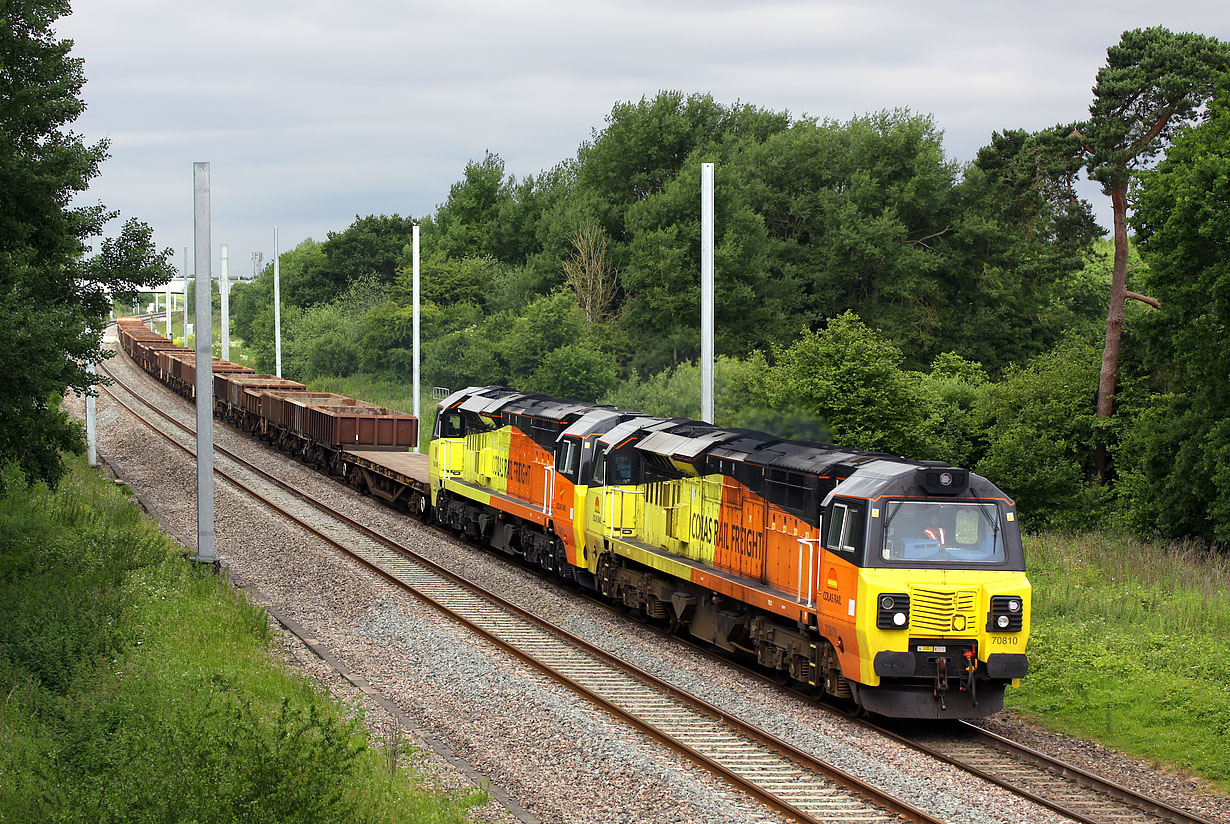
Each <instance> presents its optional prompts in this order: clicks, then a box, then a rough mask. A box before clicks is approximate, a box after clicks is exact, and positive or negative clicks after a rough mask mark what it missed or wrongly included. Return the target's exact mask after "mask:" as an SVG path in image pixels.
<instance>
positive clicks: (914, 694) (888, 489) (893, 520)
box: [826, 462, 1030, 718]
mask: <svg viewBox="0 0 1230 824" xmlns="http://www.w3.org/2000/svg"><path fill="white" fill-rule="evenodd" d="M855 496H857V497H855ZM826 517H827V519H828V526H829V532H830V533H831V535H830V540H829V541H828V542H827V543H828V544H829V545H830V546H834V547H836V546H840V547H841V549H840V551H841V552H843V553H844V554H845V556H846V558H848V560H849V562H850V563H851V564H852V565H853V566H856V567H858V603H859V605H860V606H861V605H866V607H865V609H864V610H863V614H861V615H858V616H856V617H854V625H855V631H856V634H857V637H858V648H859V649H860V650H861V651H862V652H861V654H860V655H859V661H858V667H859V674H858V676H857V678H855V679H852V680H854V681H855V682H856V683H854V684H852V686H853V689H854V690H855V692H856V693H857V695H856V696H855V697H856V699H857V700H858V702H859V703H860V704H861V705H862V706H863V708H864V709H866V710H868V711H870V712H875V713H879V714H882V715H889V716H895V717H922V718H947V717H963V718H968V717H974V716H982V715H988V714H991V713H993V712H996V711H998V710H999V709H1000V708H1002V706H1003V691H1004V688H1005V686H1006V685H1007V684H1009V683H1012V684H1015V683H1017V679H1019V678H1021V677H1023V676H1024V675H1025V674H1026V672H1027V670H1028V659H1027V657H1026V655H1025V644H1026V639H1027V638H1028V633H1029V610H1028V605H1029V595H1030V586H1029V582H1028V580H1027V579H1026V577H1025V571H1024V570H1025V558H1024V552H1023V549H1022V546H1021V536H1020V530H1019V527H1018V523H1017V520H1016V511H1015V507H1014V506H1013V505H1012V502H1011V501H1010V500H1008V498H1007V496H1005V495H1004V494H1003V493H1002V492H1000V490H998V489H997V488H995V487H994V486H993V485H992V484H990V483H989V482H988V481H986V480H985V479H983V478H980V477H978V476H976V475H970V474H969V473H967V472H965V471H964V470H955V469H952V468H948V467H943V468H940V469H938V470H937V469H936V468H933V467H930V466H924V467H916V466H910V465H905V464H898V463H889V462H882V463H881V464H880V465H878V466H877V465H872V466H869V467H867V468H866V469H865V470H861V471H860V472H858V473H856V474H855V475H854V476H853V477H852V478H851V479H850V480H849V481H847V482H846V483H845V484H842V485H840V486H838V487H837V489H835V490H834V492H833V494H832V495H831V496H830V500H829V501H828V502H827V505H826ZM839 529H840V532H838V530H839ZM838 541H840V544H839V543H838ZM845 663H846V662H843V664H845ZM850 675H851V673H850V670H849V669H848V668H847V678H849V677H850ZM927 699H929V700H927Z"/></svg>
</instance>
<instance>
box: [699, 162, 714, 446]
mask: <svg viewBox="0 0 1230 824" xmlns="http://www.w3.org/2000/svg"><path fill="white" fill-rule="evenodd" d="M700 419H701V420H702V421H704V422H705V423H713V164H712V163H702V164H700Z"/></svg>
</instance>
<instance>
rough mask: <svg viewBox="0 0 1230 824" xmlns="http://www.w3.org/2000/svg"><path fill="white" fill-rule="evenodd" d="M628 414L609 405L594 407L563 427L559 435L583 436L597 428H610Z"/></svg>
mask: <svg viewBox="0 0 1230 824" xmlns="http://www.w3.org/2000/svg"><path fill="white" fill-rule="evenodd" d="M628 414H629V413H627V412H623V411H621V410H617V409H615V408H614V407H611V406H598V407H594V408H593V409H590V410H589V411H588V412H586V413H585V414H584V415H582V416H581V417H579V418H577V419H576V420H575V421H573V423H572V425H571V426H569V427H568V428H567V429H565V430H564V431H563V432H562V433H561V435H560V436H561V437H564V436H571V437H581V438H583V437H585V436H586V435H589V434H591V433H593V432H596V431H598V430H599V429H603V430H610V428H611V427H612V426H614V425H616V424H617V423H618V422H619V421H620V420H622V419H624V418H625V417H626V416H627V415H628Z"/></svg>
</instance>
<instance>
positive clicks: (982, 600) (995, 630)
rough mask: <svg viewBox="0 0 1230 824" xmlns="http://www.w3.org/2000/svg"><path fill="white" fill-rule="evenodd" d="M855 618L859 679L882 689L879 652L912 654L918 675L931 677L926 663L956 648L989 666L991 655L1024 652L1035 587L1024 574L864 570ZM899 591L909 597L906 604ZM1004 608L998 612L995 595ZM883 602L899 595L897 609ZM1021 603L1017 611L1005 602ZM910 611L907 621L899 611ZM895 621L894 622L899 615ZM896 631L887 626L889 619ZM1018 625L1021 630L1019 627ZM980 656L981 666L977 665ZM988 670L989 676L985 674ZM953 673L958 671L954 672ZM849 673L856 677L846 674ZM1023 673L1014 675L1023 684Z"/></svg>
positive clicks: (970, 661)
mask: <svg viewBox="0 0 1230 824" xmlns="http://www.w3.org/2000/svg"><path fill="white" fill-rule="evenodd" d="M858 587H859V593H858V603H859V605H860V607H861V613H860V614H859V615H858V617H857V619H856V631H857V635H858V643H859V652H860V655H859V662H860V672H859V673H858V675H857V680H858V681H859V682H860V683H863V684H866V685H867V686H872V687H874V686H879V684H880V681H881V676H880V675H879V674H877V672H876V667H875V659H876V654H877V653H880V652H885V651H887V652H897V653H914V654H915V656H916V657H917V658H918V660H919V668H918V671H917V672H916V674H915V676H913V677H915V678H929V677H933V672H932V670H931V669H929V668H926V667H925V666H923V664H924V663H925V662H926V661H927V659H929V658H934V657H937V656H939V655H942V654H943V653H944V652H946V651H947V650H942V649H941V650H939V651H938V652H937V651H936V648H937V647H946V646H949V645H951V646H953V648H954V649H960V650H962V657H963V656H964V651H965V650H967V649H968V650H969V651H971V652H972V653H973V655H972V656H971V657H970V658H968V659H964V660H965V661H967V662H968V664H969V665H973V666H977V667H985V666H986V664H987V662H988V658H989V656H991V655H995V654H1001V653H1008V654H1014V655H1023V654H1024V653H1025V647H1026V644H1027V642H1028V639H1029V624H1030V592H1031V589H1030V585H1029V581H1028V579H1027V578H1026V577H1025V573H1024V572H989V571H988V572H982V571H978V570H962V569H936V570H927V569H862V570H860V574H859V584H858ZM900 595H906V596H908V609H906V608H905V607H906V604H904V603H902V599H901V598H900V597H899V596H900ZM993 598H995V599H1000V600H996V602H995V603H996V604H997V605H1001V608H1000V609H999V611H998V613H997V614H995V615H993V614H992V599H993ZM885 599H890V600H894V601H895V603H893V604H892V606H891V607H888V608H887V609H886V608H885V607H886V606H887V604H886V601H885ZM1018 602H1019V609H1018V610H1017V611H1015V612H1008V610H1007V608H1006V607H1007V606H1010V605H1012V604H1013V603H1018ZM1000 614H1003V615H1007V616H1009V620H1008V621H1007V622H1006V623H1007V624H1008V626H1007V627H1006V628H1001V627H999V626H998V625H997V621H998V619H999V615H1000ZM899 615H904V616H905V620H904V622H903V623H897V622H898V621H901V618H898V617H897V616H899ZM894 619H895V620H894ZM886 623H887V624H891V625H892V628H891V629H889V628H884V627H883V626H882V625H883V624H886ZM1018 627H1019V628H1018ZM975 661H976V664H975ZM984 674H985V673H984ZM949 675H950V677H951V676H953V675H956V673H955V672H953V671H952V669H951V668H950V669H949ZM847 677H853V675H852V674H851V673H847ZM1019 681H1020V679H1019V678H1012V679H1011V683H1012V684H1013V686H1017V685H1018V683H1019Z"/></svg>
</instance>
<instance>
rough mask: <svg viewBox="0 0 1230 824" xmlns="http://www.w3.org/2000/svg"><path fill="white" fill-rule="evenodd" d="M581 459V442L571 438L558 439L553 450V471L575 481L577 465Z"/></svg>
mask: <svg viewBox="0 0 1230 824" xmlns="http://www.w3.org/2000/svg"><path fill="white" fill-rule="evenodd" d="M580 461H581V444H580V442H579V441H576V440H573V439H572V438H565V439H564V440H562V441H560V443H559V446H558V447H557V448H556V451H555V471H556V472H559V473H560V474H561V475H563V476H564V477H566V478H568V479H570V480H572V481H576V479H577V477H576V473H577V466H578V464H579V463H580Z"/></svg>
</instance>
